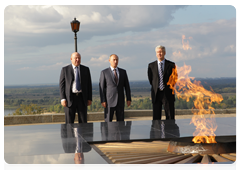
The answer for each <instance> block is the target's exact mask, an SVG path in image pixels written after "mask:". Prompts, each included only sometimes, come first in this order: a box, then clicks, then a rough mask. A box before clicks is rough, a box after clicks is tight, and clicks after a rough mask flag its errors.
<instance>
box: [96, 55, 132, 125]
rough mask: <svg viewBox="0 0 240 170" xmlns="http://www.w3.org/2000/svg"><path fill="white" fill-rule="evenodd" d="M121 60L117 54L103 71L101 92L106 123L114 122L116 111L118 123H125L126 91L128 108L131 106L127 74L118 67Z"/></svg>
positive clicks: (100, 85) (100, 84)
mask: <svg viewBox="0 0 240 170" xmlns="http://www.w3.org/2000/svg"><path fill="white" fill-rule="evenodd" d="M118 61H119V58H118V56H117V55H116V54H112V55H110V57H109V63H110V67H109V68H106V69H105V70H102V72H101V75H100V81H99V92H100V98H101V103H102V106H103V107H104V118H105V122H112V119H113V115H114V111H116V119H117V121H124V104H125V98H124V89H125V92H126V97H127V106H128V107H129V106H130V105H131V90H130V86H129V81H128V76H127V72H126V70H124V69H121V68H119V67H117V65H118Z"/></svg>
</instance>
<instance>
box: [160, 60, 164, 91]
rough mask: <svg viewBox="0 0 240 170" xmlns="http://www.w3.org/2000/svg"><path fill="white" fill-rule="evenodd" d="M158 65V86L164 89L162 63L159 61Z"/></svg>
mask: <svg viewBox="0 0 240 170" xmlns="http://www.w3.org/2000/svg"><path fill="white" fill-rule="evenodd" d="M159 65H160V70H159V88H160V90H163V89H164V84H163V71H162V63H161V62H160V63H159Z"/></svg>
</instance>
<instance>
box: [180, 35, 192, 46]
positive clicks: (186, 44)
mask: <svg viewBox="0 0 240 170" xmlns="http://www.w3.org/2000/svg"><path fill="white" fill-rule="evenodd" d="M185 39H189V40H190V39H192V37H189V38H186V37H185V35H182V44H183V49H184V50H188V49H190V50H191V49H192V47H190V46H189V41H188V40H187V42H184V40H185Z"/></svg>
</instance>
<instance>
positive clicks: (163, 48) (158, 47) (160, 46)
mask: <svg viewBox="0 0 240 170" xmlns="http://www.w3.org/2000/svg"><path fill="white" fill-rule="evenodd" d="M157 49H162V50H163V51H164V52H166V49H165V47H164V46H162V45H158V46H157V47H156V48H155V51H157Z"/></svg>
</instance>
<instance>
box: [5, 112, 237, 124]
mask: <svg viewBox="0 0 240 170" xmlns="http://www.w3.org/2000/svg"><path fill="white" fill-rule="evenodd" d="M197 111H198V110H196V112H197ZM214 111H215V114H236V109H215V110H214ZM162 115H163V116H164V115H165V113H164V111H163V114H162ZM175 115H176V116H177V115H193V113H192V110H190V109H176V110H175ZM87 116H88V117H87V120H88V121H89V122H93V121H99V122H103V121H104V113H103V112H89V113H88V115H87ZM138 117H141V118H144V117H152V110H125V118H126V119H128V118H138ZM114 119H115V116H114ZM75 122H76V123H77V122H78V120H77V116H76V120H75ZM38 123H65V115H64V113H58V114H41V115H22V116H5V117H4V125H20V124H38Z"/></svg>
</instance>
